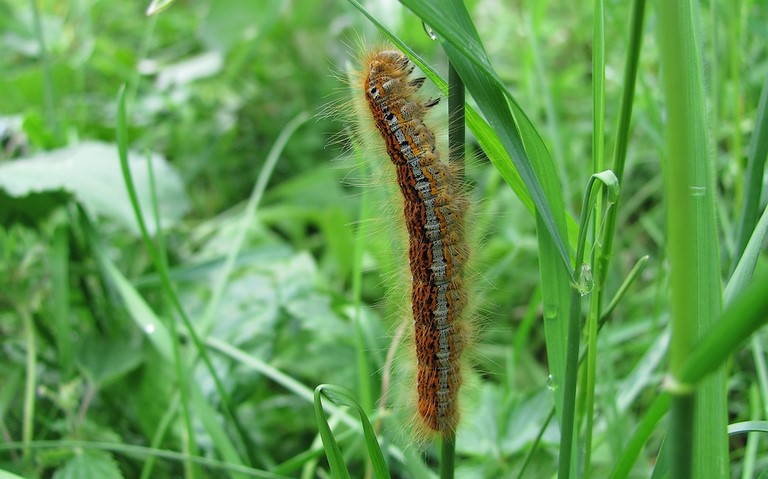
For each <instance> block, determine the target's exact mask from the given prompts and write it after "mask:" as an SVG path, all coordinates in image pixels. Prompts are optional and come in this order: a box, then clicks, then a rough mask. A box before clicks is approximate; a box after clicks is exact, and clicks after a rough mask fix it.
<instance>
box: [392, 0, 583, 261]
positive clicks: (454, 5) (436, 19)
mask: <svg viewBox="0 0 768 479" xmlns="http://www.w3.org/2000/svg"><path fill="white" fill-rule="evenodd" d="M402 3H403V4H404V5H405V6H407V7H408V8H410V9H411V10H412V11H413V12H414V13H416V15H418V16H419V17H420V18H421V19H422V20H423V21H424V22H426V23H427V24H428V25H429V26H430V27H431V28H432V29H433V30H434V31H435V32H436V33H437V35H438V37H439V38H440V40H441V42H442V43H443V48H444V49H445V52H446V54H447V55H448V58H449V59H450V61H451V63H452V64H453V65H454V68H456V71H457V72H458V73H459V75H460V76H461V79H462V80H463V81H464V84H465V86H466V87H467V90H468V91H469V92H470V93H471V94H472V97H473V98H474V99H475V101H476V102H477V104H478V106H479V107H480V110H481V111H482V112H483V114H484V115H485V117H486V119H487V120H488V124H489V125H490V126H491V128H492V129H493V130H494V131H495V132H496V134H497V135H498V136H499V139H500V140H501V142H502V144H503V145H504V147H505V149H506V150H507V152H508V153H509V155H510V157H511V159H512V162H513V163H514V166H515V168H516V170H517V172H518V173H519V174H520V177H521V178H522V180H523V183H524V184H525V186H526V188H527V189H528V192H529V194H530V196H531V198H532V199H533V203H534V205H536V211H537V213H538V214H539V215H541V219H542V223H543V224H544V226H545V227H546V231H548V232H549V235H550V236H551V237H552V240H553V242H554V244H555V247H556V248H557V251H558V254H559V255H560V257H561V259H562V261H563V265H564V266H565V267H566V271H570V254H569V251H568V249H567V248H566V246H565V242H564V240H563V238H567V237H568V235H567V229H566V228H565V214H564V207H563V203H562V198H561V197H560V187H559V185H558V181H557V175H556V174H554V173H555V172H554V165H553V164H552V160H551V158H550V156H549V154H548V152H547V151H546V148H544V147H543V142H542V140H541V137H540V135H539V134H538V132H537V131H536V130H535V128H533V125H532V124H531V123H530V120H528V118H527V117H526V115H525V114H524V113H523V111H522V109H521V108H520V107H519V105H517V102H516V101H515V99H514V98H513V97H512V96H511V95H510V93H509V92H508V91H507V89H506V87H505V86H504V84H503V82H502V81H501V80H500V79H499V77H498V75H496V72H495V71H494V70H493V67H492V66H491V64H490V60H489V59H488V57H487V55H486V54H485V51H484V49H483V46H482V44H481V42H480V38H479V36H478V34H477V30H476V29H475V27H474V25H473V24H472V20H471V19H470V17H469V13H468V12H467V10H466V8H465V7H464V4H463V2H460V1H455V0H453V1H446V2H431V1H426V0H402ZM538 143H541V145H540V146H538V145H536V144H538ZM533 148H535V150H536V153H538V155H537V154H531V155H530V156H529V154H528V150H531V149H533ZM541 153H543V154H541ZM546 173H550V174H549V175H548V174H546ZM502 175H503V173H502Z"/></svg>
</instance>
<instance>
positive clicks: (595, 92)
mask: <svg viewBox="0 0 768 479" xmlns="http://www.w3.org/2000/svg"><path fill="white" fill-rule="evenodd" d="M604 150H605V4H604V2H603V0H596V1H595V2H594V5H593V15H592V171H603V169H604V168H605V155H604ZM614 179H615V177H614ZM602 203H603V201H602V200H601V199H599V200H598V201H597V202H596V203H595V206H594V207H593V208H594V211H593V212H592V216H593V218H594V220H593V221H592V234H591V236H590V238H591V239H592V241H593V242H595V244H594V245H595V246H594V252H593V253H592V254H591V255H590V259H589V264H590V267H591V269H592V273H591V274H592V278H591V282H592V284H594V283H595V278H594V275H595V274H602V271H601V270H599V269H598V264H597V261H599V259H598V258H599V257H600V255H601V252H602V243H601V242H600V241H597V240H598V237H599V235H600V229H601V227H602V224H603V220H602V218H603V210H602ZM596 283H597V290H593V289H592V285H590V287H589V291H591V292H592V294H591V295H590V298H589V302H590V306H589V312H588V314H587V321H586V323H587V325H586V329H587V364H586V366H585V369H586V371H585V374H584V376H585V380H586V386H585V388H584V389H585V394H584V396H585V400H584V415H585V416H586V417H585V420H586V426H585V428H584V477H587V478H588V477H590V475H591V464H592V428H593V424H594V417H595V415H594V401H595V375H596V371H597V329H598V320H599V316H600V300H601V297H602V295H601V294H600V289H601V288H602V285H603V280H602V279H601V278H597V280H596Z"/></svg>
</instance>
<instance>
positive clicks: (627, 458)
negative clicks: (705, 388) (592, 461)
mask: <svg viewBox="0 0 768 479" xmlns="http://www.w3.org/2000/svg"><path fill="white" fill-rule="evenodd" d="M669 399H670V398H669V394H667V393H662V394H660V395H658V396H656V399H654V400H653V403H652V404H651V406H650V407H649V408H648V410H647V411H646V412H645V414H644V415H643V418H642V419H641V421H640V423H639V424H638V425H637V427H636V428H635V432H634V433H633V434H632V437H631V438H630V440H629V443H628V444H627V446H626V447H625V448H624V451H622V453H621V457H620V458H619V460H618V462H617V463H616V465H615V466H614V467H613V470H612V471H611V474H610V476H608V477H610V478H611V479H625V478H626V477H628V476H629V473H630V472H631V470H632V465H633V464H635V462H637V458H638V456H639V455H640V453H641V452H642V450H643V446H644V445H645V443H646V442H648V438H649V437H651V433H653V430H654V429H655V428H656V424H658V423H659V421H660V420H661V418H662V417H664V415H665V414H666V413H667V411H668V410H669Z"/></svg>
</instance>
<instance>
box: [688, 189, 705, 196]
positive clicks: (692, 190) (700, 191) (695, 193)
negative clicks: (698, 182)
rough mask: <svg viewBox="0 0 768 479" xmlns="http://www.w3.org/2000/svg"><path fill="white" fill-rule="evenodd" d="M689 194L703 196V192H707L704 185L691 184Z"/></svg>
mask: <svg viewBox="0 0 768 479" xmlns="http://www.w3.org/2000/svg"><path fill="white" fill-rule="evenodd" d="M690 189H691V196H695V197H699V196H704V193H706V192H707V187H706V186H691V187H690Z"/></svg>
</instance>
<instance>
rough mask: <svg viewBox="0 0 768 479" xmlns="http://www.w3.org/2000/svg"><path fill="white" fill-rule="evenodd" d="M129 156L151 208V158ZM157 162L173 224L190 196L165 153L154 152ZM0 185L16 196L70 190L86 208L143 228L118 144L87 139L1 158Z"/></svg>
mask: <svg viewBox="0 0 768 479" xmlns="http://www.w3.org/2000/svg"><path fill="white" fill-rule="evenodd" d="M129 162H130V168H131V171H132V175H133V178H134V182H135V184H136V189H137V192H138V195H139V201H140V202H141V204H142V211H144V212H145V214H149V212H151V211H152V208H151V202H150V199H151V190H150V182H149V175H148V171H147V159H146V157H145V155H138V154H132V155H131V156H130V158H129ZM152 165H153V167H154V168H155V175H154V176H155V182H156V184H155V187H156V190H157V196H158V203H159V210H160V211H159V214H160V222H161V224H162V225H164V226H169V225H172V224H174V223H175V222H176V221H177V220H178V219H179V218H181V216H182V215H183V214H184V213H185V212H186V211H187V209H188V201H187V196H186V193H185V191H184V186H183V184H182V182H181V179H180V178H179V175H178V173H177V172H176V171H175V170H174V169H173V168H172V167H171V166H170V165H169V164H168V163H167V162H166V161H165V160H164V159H163V158H162V157H160V156H159V155H156V154H155V155H152ZM0 188H2V189H4V190H5V191H6V192H7V194H9V195H10V196H12V197H17V198H18V197H22V198H23V197H26V196H28V195H32V194H35V193H45V192H53V191H62V190H63V191H67V192H69V193H71V194H72V195H74V196H75V197H76V198H77V199H78V201H79V202H80V203H82V204H83V206H85V208H86V209H87V210H89V211H91V212H94V213H97V214H100V215H103V216H106V217H109V218H111V219H113V220H116V221H118V222H119V223H121V224H122V225H123V226H125V227H127V228H128V229H129V230H131V231H132V232H134V233H135V234H138V232H139V229H138V225H137V223H136V220H135V218H134V214H133V209H132V208H131V203H130V201H129V199H128V194H127V192H126V189H125V184H124V181H123V176H122V173H121V171H120V163H119V161H118V157H117V147H116V146H114V145H110V144H107V143H100V142H85V143H82V144H80V145H77V146H74V147H69V148H62V149H59V150H54V151H50V152H47V153H43V154H40V155H36V156H34V157H30V158H26V159H20V160H17V161H12V162H8V163H5V164H2V165H0ZM38 201H42V202H43V206H46V205H48V206H49V205H50V203H51V202H52V199H51V198H44V199H40V200H38ZM28 206H29V207H31V206H34V205H28ZM25 211H27V210H25ZM146 220H147V224H148V225H150V228H151V227H153V225H154V224H155V221H154V220H152V219H150V218H146Z"/></svg>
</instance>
